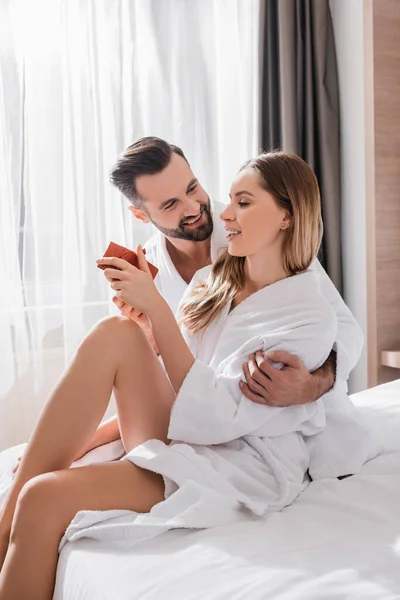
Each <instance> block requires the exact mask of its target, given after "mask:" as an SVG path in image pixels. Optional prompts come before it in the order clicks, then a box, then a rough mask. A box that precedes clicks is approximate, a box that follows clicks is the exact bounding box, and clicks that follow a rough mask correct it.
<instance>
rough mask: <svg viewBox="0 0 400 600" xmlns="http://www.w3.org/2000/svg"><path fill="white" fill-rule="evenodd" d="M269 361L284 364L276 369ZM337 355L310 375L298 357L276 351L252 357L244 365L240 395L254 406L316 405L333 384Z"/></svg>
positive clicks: (333, 354)
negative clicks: (312, 403)
mask: <svg viewBox="0 0 400 600" xmlns="http://www.w3.org/2000/svg"><path fill="white" fill-rule="evenodd" d="M271 361H273V362H276V363H283V367H282V369H277V368H276V367H274V366H273V364H272V363H271ZM335 363H336V355H335V353H331V355H330V357H329V358H328V359H327V361H326V362H325V363H324V364H323V365H322V367H320V368H319V369H317V371H315V372H314V373H310V372H309V371H308V369H307V367H306V366H305V364H304V363H303V362H302V361H301V360H300V358H299V357H298V356H294V355H293V354H289V353H288V352H284V351H283V350H279V351H276V352H268V353H267V356H266V357H264V355H263V354H262V352H260V351H259V352H256V354H252V355H251V356H250V358H249V361H248V362H247V363H244V365H243V372H244V376H245V378H246V382H244V381H241V382H240V384H239V385H240V389H241V391H242V393H243V394H244V395H245V396H246V398H248V399H249V400H251V401H252V402H256V403H257V404H267V405H268V406H280V407H282V406H292V405H296V404H297V405H298V404H307V403H308V402H315V401H316V400H318V398H320V397H321V396H322V395H323V394H325V393H326V392H328V391H329V390H330V389H331V387H332V386H333V384H334V382H335Z"/></svg>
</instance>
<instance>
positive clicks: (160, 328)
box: [147, 296, 195, 393]
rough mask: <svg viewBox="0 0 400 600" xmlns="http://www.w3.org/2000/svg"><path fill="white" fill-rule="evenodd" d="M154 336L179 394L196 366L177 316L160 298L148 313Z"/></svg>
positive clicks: (169, 375)
mask: <svg viewBox="0 0 400 600" xmlns="http://www.w3.org/2000/svg"><path fill="white" fill-rule="evenodd" d="M147 316H148V317H149V319H150V322H151V326H152V330H153V336H154V339H155V342H156V344H157V346H158V349H159V351H160V354H161V357H162V359H163V362H164V366H165V369H166V371H167V375H168V377H169V380H170V381H171V384H172V387H173V388H174V390H175V392H176V393H178V392H179V390H180V389H181V386H182V383H183V381H184V379H185V377H186V375H187V374H188V373H189V371H190V369H191V368H192V366H193V364H194V361H195V359H194V356H193V354H192V353H191V351H190V348H189V347H188V345H187V343H186V341H185V339H184V337H183V335H182V333H181V331H180V329H179V326H178V323H177V321H176V319H175V316H174V314H173V312H172V310H171V309H170V307H169V306H168V304H167V302H166V301H165V300H164V298H162V296H160V297H159V302H158V304H157V305H155V306H153V307H152V309H151V310H150V311H149V312H148V313H147Z"/></svg>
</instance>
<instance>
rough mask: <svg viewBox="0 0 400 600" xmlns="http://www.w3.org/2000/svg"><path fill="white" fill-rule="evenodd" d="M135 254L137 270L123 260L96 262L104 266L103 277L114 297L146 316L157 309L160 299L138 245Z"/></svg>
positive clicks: (104, 259) (100, 259)
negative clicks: (137, 264) (113, 292)
mask: <svg viewBox="0 0 400 600" xmlns="http://www.w3.org/2000/svg"><path fill="white" fill-rule="evenodd" d="M136 254H137V256H138V263H139V268H138V269H137V268H136V267H134V266H133V265H131V264H129V263H128V262H127V261H126V260H124V259H123V258H112V257H111V258H109V257H103V258H99V259H98V260H97V261H96V262H97V264H98V265H103V266H106V269H105V270H104V275H105V277H106V279H107V281H109V282H110V287H111V289H113V290H114V291H115V292H116V294H115V295H116V297H117V298H119V299H120V300H122V301H123V302H125V303H126V304H128V305H130V306H131V307H132V308H135V309H136V310H137V311H138V312H139V313H146V314H147V313H149V312H151V311H153V310H154V309H155V308H156V307H157V305H158V304H159V303H160V301H162V297H161V295H160V294H159V292H158V290H157V288H156V286H155V284H154V281H153V278H152V276H151V273H150V269H149V267H148V264H147V261H146V259H145V256H144V254H143V250H142V247H141V246H140V245H139V246H138V247H137V248H136Z"/></svg>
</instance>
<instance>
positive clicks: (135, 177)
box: [111, 137, 363, 406]
mask: <svg viewBox="0 0 400 600" xmlns="http://www.w3.org/2000/svg"><path fill="white" fill-rule="evenodd" d="M111 181H112V183H113V184H114V185H115V186H116V187H117V188H118V189H119V190H120V191H121V192H122V193H123V194H124V195H125V196H126V198H127V199H128V200H129V202H130V204H131V205H130V206H129V210H130V211H131V212H132V214H133V215H134V216H135V217H136V218H137V219H139V220H141V221H142V222H144V223H152V224H153V225H154V226H155V227H156V229H157V232H156V234H155V235H154V236H153V238H151V240H150V241H149V243H148V244H146V251H147V255H146V256H147V259H148V260H149V262H151V263H153V264H154V265H156V266H157V267H158V269H159V272H158V275H157V277H156V279H155V283H156V285H157V288H158V289H159V291H160V293H161V294H162V295H163V296H164V298H165V299H166V300H167V302H168V304H169V305H170V307H171V308H172V310H173V311H174V312H176V309H177V307H178V305H179V302H180V300H181V298H182V296H183V294H184V292H185V290H186V288H187V285H188V284H189V282H190V281H191V279H192V277H193V275H194V274H195V272H196V271H197V270H199V269H201V268H203V267H205V266H206V265H208V264H210V263H211V262H213V261H214V260H215V259H216V258H217V256H218V253H219V251H220V250H221V249H223V248H226V246H227V239H226V236H227V232H226V231H225V230H224V226H223V223H222V221H221V220H220V218H219V215H220V213H221V212H222V211H223V210H224V208H225V205H223V204H221V203H218V202H211V200H210V198H209V196H208V195H207V193H206V191H205V190H204V188H203V187H202V186H201V184H200V182H199V181H198V180H197V178H196V177H195V175H194V173H193V171H192V169H191V167H190V165H189V163H188V161H187V159H186V157H185V155H184V153H183V152H182V150H181V149H180V148H178V147H177V146H174V145H171V144H169V143H168V142H166V141H164V140H161V139H159V138H156V137H146V138H142V139H140V140H138V141H136V142H135V143H134V144H132V145H131V146H129V147H128V148H127V149H126V150H125V152H124V153H123V155H122V156H121V157H120V159H119V160H118V162H117V163H116V165H115V166H114V168H113V169H112V171H111ZM312 268H313V269H315V270H317V271H318V273H319V276H320V287H321V291H322V293H323V295H324V296H325V298H326V300H327V301H328V302H329V304H330V305H331V306H332V308H333V309H334V310H335V312H336V314H337V316H338V320H339V327H338V334H337V340H336V343H335V346H334V348H332V353H331V356H330V358H329V359H328V360H327V362H326V363H325V364H324V365H322V367H320V369H318V370H317V371H315V372H314V373H309V372H308V371H307V369H306V367H305V365H304V364H303V363H302V362H301V361H300V359H299V358H298V357H296V356H292V355H290V354H288V353H286V352H277V353H274V355H273V356H271V357H270V358H273V360H275V361H278V362H282V363H284V366H283V368H282V369H280V370H278V369H276V368H275V367H274V366H273V365H272V364H271V363H270V361H269V360H267V359H266V358H264V357H263V356H262V355H260V354H258V353H257V354H256V355H255V356H250V357H249V362H248V364H247V365H245V367H244V376H245V378H246V381H247V383H242V391H243V393H244V394H245V395H246V396H247V397H248V398H249V399H250V400H253V401H255V402H260V403H265V404H269V405H273V406H288V405H291V404H303V403H306V402H312V401H315V400H317V399H318V398H320V397H321V396H322V395H324V394H325V393H326V392H328V391H329V390H330V389H331V388H332V387H333V385H334V384H335V387H337V386H340V387H341V388H343V390H346V389H347V379H348V376H349V373H350V371H351V369H353V367H354V366H355V364H356V362H357V361H358V359H359V356H360V353H361V348H362V344H363V336H362V332H361V330H360V328H359V326H358V324H357V323H356V321H355V319H354V317H353V316H352V314H351V312H350V310H349V309H348V308H347V306H346V305H345V303H344V302H343V300H342V298H341V296H340V294H339V293H338V291H337V290H336V288H335V286H334V285H333V283H332V282H331V280H330V279H329V277H328V276H327V274H326V273H325V271H324V270H323V268H322V267H321V265H320V263H319V262H318V261H315V262H314V263H313V265H312ZM120 309H121V312H122V314H127V315H129V314H132V315H133V312H131V313H130V311H129V309H130V307H126V306H122V305H120Z"/></svg>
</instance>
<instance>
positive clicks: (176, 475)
mask: <svg viewBox="0 0 400 600" xmlns="http://www.w3.org/2000/svg"><path fill="white" fill-rule="evenodd" d="M230 195H231V202H230V204H229V206H228V207H227V208H226V210H225V211H224V212H223V213H222V214H221V218H222V219H223V221H224V222H225V226H226V230H227V239H228V250H227V251H226V252H225V253H224V254H223V255H222V256H220V257H219V258H218V260H217V261H216V262H215V264H214V265H213V266H212V267H211V266H210V267H206V268H205V269H202V270H201V271H200V272H199V273H198V275H197V276H195V278H194V280H193V282H192V284H191V286H190V287H189V289H188V292H187V294H186V295H185V297H184V299H183V302H182V304H181V309H180V311H181V328H179V327H178V325H177V323H176V320H175V318H174V316H173V314H172V312H171V310H170V309H169V307H168V305H167V304H166V302H165V301H164V300H163V298H162V297H161V296H160V294H159V293H158V292H157V290H156V288H155V286H154V283H153V280H152V278H151V275H150V274H149V271H148V268H147V263H146V260H145V258H144V255H143V253H142V251H141V248H140V247H139V248H138V254H139V259H140V269H135V268H134V267H132V266H131V265H129V264H128V263H126V262H125V261H123V260H121V259H116V258H109V259H101V260H100V261H98V262H101V263H102V264H104V265H106V266H107V268H106V270H105V276H106V278H107V279H108V281H109V282H110V284H111V287H112V289H113V290H115V292H116V294H117V296H118V297H119V298H121V299H122V300H123V301H125V302H126V303H128V304H130V305H132V306H133V307H135V308H136V309H137V310H139V311H141V312H144V313H146V315H147V316H148V317H149V320H150V322H151V325H152V329H153V334H154V338H155V341H156V343H157V346H158V348H159V350H160V353H161V356H162V359H163V363H164V368H163V367H162V366H161V363H160V361H159V360H158V359H157V357H156V355H155V353H154V351H153V349H152V347H151V346H150V344H149V342H148V340H147V338H146V337H145V335H144V334H143V332H142V331H141V329H140V327H139V326H138V325H137V324H135V323H134V322H132V321H129V320H127V319H124V318H110V319H106V320H104V321H102V322H100V323H99V324H98V325H97V326H96V327H95V328H94V329H93V330H92V331H91V332H90V333H89V335H88V336H87V338H86V339H85V341H84V342H83V344H82V345H81V347H80V348H79V350H78V352H77V354H76V357H75V359H74V361H73V362H72V364H71V366H70V367H69V369H68V370H67V372H66V373H65V375H64V377H63V378H62V380H61V381H60V383H59V384H58V386H57V388H56V389H55V390H54V392H53V393H52V395H51V397H50V398H49V400H48V402H47V404H46V406H45V408H44V410H43V413H42V415H41V417H40V419H39V422H38V424H37V426H36V428H35V431H34V433H33V435H32V438H31V440H30V442H29V444H28V448H27V450H26V452H25V454H24V457H23V459H22V461H21V464H20V468H19V469H18V471H17V474H16V477H15V479H14V481H13V485H12V487H11V489H10V490H9V493H8V496H7V499H6V501H5V503H4V505H3V508H2V512H1V513H0V568H1V573H0V600H16V599H17V598H18V599H20V598H35V599H43V600H44V599H50V598H51V597H52V594H53V588H54V582H55V573H56V567H57V560H58V549H59V546H60V540H61V539H62V543H61V546H62V544H64V543H65V542H66V541H68V540H69V541H73V540H75V539H78V538H79V537H81V536H85V537H93V538H96V539H104V540H108V541H114V542H116V543H118V542H119V541H121V540H122V539H123V540H124V541H125V543H126V542H127V541H128V542H130V543H135V542H137V541H139V540H140V539H144V538H148V537H152V536H154V535H156V534H157V533H160V532H162V531H165V530H166V529H170V528H171V527H211V526H213V525H219V524H222V523H231V522H235V521H237V520H240V519H242V518H244V516H245V515H246V514H247V513H248V514H256V515H263V514H265V513H266V512H268V511H274V510H280V509H282V508H283V507H284V506H286V505H288V504H290V503H291V502H293V501H294V499H295V498H296V497H297V496H298V494H299V493H300V492H301V491H302V489H303V488H304V486H305V485H306V483H305V476H306V472H307V469H308V466H309V462H310V456H309V452H308V449H307V445H306V443H305V439H306V437H307V436H312V435H317V434H318V432H320V431H322V430H323V429H324V425H325V415H324V409H323V405H322V403H321V401H318V402H315V403H311V404H306V405H302V406H291V407H288V408H271V407H268V406H264V405H259V404H256V403H253V402H251V401H249V400H248V399H247V398H246V397H245V396H244V395H242V394H241V392H240V388H239V386H238V381H239V380H240V379H241V378H242V376H243V373H242V364H243V363H244V362H245V361H246V360H247V359H248V357H249V355H250V354H251V353H252V352H254V351H255V350H256V349H258V348H260V347H261V348H263V350H264V352H268V350H272V349H274V350H275V349H284V350H287V351H289V352H292V353H294V354H297V355H298V356H300V357H301V359H302V360H303V361H304V362H305V364H306V365H307V368H308V369H309V370H314V369H316V368H318V367H319V366H320V365H321V364H322V363H323V362H324V361H325V360H326V358H327V356H328V355H329V353H330V351H331V349H332V346H333V344H334V340H335V335H336V328H337V322H336V316H335V314H334V312H333V310H332V309H331V308H330V307H329V305H328V304H327V303H326V301H325V300H324V299H323V297H322V296H321V294H320V291H319V287H318V278H317V275H315V274H314V273H312V272H311V271H308V270H307V269H308V267H309V266H310V264H311V262H312V260H313V259H314V257H315V256H316V254H317V251H318V248H319V245H320V241H321V231H322V223H321V208H320V197H319V190H318V185H317V181H316V178H315V176H314V173H313V172H312V170H311V169H310V168H309V167H308V165H307V164H306V163H304V162H303V161H302V160H301V159H300V158H298V157H297V156H294V155H291V154H287V153H280V152H277V153H269V154H262V155H260V156H259V157H258V158H256V159H254V160H251V161H249V162H248V163H246V164H245V165H244V166H243V168H242V169H241V171H240V172H239V174H238V176H237V178H236V180H235V181H234V183H233V185H232V189H231V194H230ZM276 366H277V368H279V365H276ZM113 390H114V394H115V398H116V403H117V408H118V420H119V428H120V433H121V437H122V440H123V444H124V447H125V450H126V453H127V454H126V456H125V457H124V460H121V461H117V462H114V463H109V464H102V465H96V466H87V467H83V468H77V469H69V467H70V465H71V463H72V462H73V461H74V459H75V457H77V456H79V455H80V453H81V449H82V448H83V447H85V445H86V444H87V442H88V441H89V439H90V438H91V436H92V435H93V432H94V431H95V429H96V427H97V426H98V424H99V422H100V420H101V418H102V416H103V414H104V412H105V409H106V407H107V404H108V402H109V398H110V395H111V392H112V391H113ZM170 440H172V442H171V443H169V441H170ZM243 509H245V510H243ZM109 510H112V511H113V512H112V513H108V512H107V511H109ZM80 511H83V512H80ZM85 511H98V512H90V513H87V512H85ZM102 511H105V512H102ZM78 512H79V513H80V514H79V515H78V518H75V517H76V515H77V513H78ZM137 513H142V514H141V515H140V516H138V514H137ZM138 519H139V520H140V522H141V526H140V527H137V522H138ZM71 521H72V523H71ZM121 525H124V527H122V526H121ZM121 532H122V533H121ZM63 536H64V537H63ZM121 536H122V537H121ZM3 561H4V562H3ZM1 565H2V567H1Z"/></svg>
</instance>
